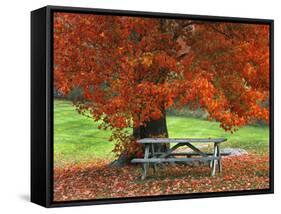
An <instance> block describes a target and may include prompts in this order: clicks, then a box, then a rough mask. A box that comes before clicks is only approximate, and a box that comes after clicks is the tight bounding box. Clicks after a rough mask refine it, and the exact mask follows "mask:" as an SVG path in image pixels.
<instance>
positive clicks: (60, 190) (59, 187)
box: [53, 155, 269, 201]
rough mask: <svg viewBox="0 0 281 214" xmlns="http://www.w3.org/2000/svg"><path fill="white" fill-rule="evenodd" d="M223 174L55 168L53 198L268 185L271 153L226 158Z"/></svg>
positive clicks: (192, 169) (102, 165) (180, 168)
mask: <svg viewBox="0 0 281 214" xmlns="http://www.w3.org/2000/svg"><path fill="white" fill-rule="evenodd" d="M222 163H223V173H221V174H219V173H217V174H216V176H214V177H210V169H209V167H208V166H203V165H200V166H187V165H175V166H173V167H171V166H163V167H161V168H160V169H159V170H158V171H157V173H156V174H153V173H152V170H150V171H149V176H148V177H147V179H146V180H144V181H142V180H141V179H140V173H141V167H140V166H138V165H129V166H126V167H123V168H112V167H109V166H108V164H109V161H102V160H98V161H95V162H92V163H88V164H79V165H73V166H64V167H55V168H54V195H53V198H54V201H71V200H87V199H102V198H119V197H141V196H155V195H167V194H169V195H171V194H188V193H198V192H201V193H202V192H221V191H236V190H253V189H268V188H269V158H268V156H258V155H243V156H236V157H225V158H223V160H222Z"/></svg>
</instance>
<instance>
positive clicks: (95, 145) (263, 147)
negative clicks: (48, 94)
mask: <svg viewBox="0 0 281 214" xmlns="http://www.w3.org/2000/svg"><path fill="white" fill-rule="evenodd" d="M167 124H168V131H169V137H175V138H176V137H191V138H196V137H203V138H208V137H211V138H213V137H225V138H227V139H228V142H227V143H225V144H224V147H233V148H234V147H236V148H237V147H238V148H243V149H246V150H247V151H250V152H254V153H265V152H268V146H269V129H268V127H255V126H246V127H243V128H240V129H239V131H237V132H235V133H234V134H230V133H226V132H225V131H224V130H223V129H221V128H220V127H219V123H217V122H210V121H207V120H202V119H197V118H188V117H177V116H167ZM98 125H99V123H98V122H94V121H93V120H92V119H90V118H86V117H84V116H82V115H79V114H78V113H77V112H76V111H75V108H74V107H73V106H72V105H71V103H70V102H68V101H62V100H55V101H54V162H55V165H61V164H65V163H70V162H71V163H76V162H81V161H83V162H84V161H89V160H91V159H97V158H103V159H113V158H114V154H113V153H112V152H111V150H112V149H113V147H114V145H113V143H111V142H109V141H108V137H109V136H110V131H105V130H99V129H98Z"/></svg>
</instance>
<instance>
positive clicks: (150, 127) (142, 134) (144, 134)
mask: <svg viewBox="0 0 281 214" xmlns="http://www.w3.org/2000/svg"><path fill="white" fill-rule="evenodd" d="M133 136H134V137H135V138H136V139H142V138H153V137H160V136H161V137H167V138H168V136H169V135H168V129H167V123H166V113H165V112H164V113H163V117H161V118H160V119H158V120H151V121H149V122H147V123H146V126H140V127H139V128H134V130H133ZM168 148H169V145H168V144H159V145H158V147H156V148H155V149H156V151H161V152H164V151H166V150H167V149H168Z"/></svg>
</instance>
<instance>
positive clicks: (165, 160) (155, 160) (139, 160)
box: [131, 157, 219, 163]
mask: <svg viewBox="0 0 281 214" xmlns="http://www.w3.org/2000/svg"><path fill="white" fill-rule="evenodd" d="M218 159H219V157H204V158H149V159H143V158H135V159H132V160H131V163H169V162H193V161H209V160H218Z"/></svg>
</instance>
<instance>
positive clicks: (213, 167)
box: [211, 143, 218, 176]
mask: <svg viewBox="0 0 281 214" xmlns="http://www.w3.org/2000/svg"><path fill="white" fill-rule="evenodd" d="M217 147H218V145H217V144H216V143H215V145H214V155H213V157H217V152H218V150H217ZM216 165H217V160H213V161H212V169H211V176H214V175H215V174H216Z"/></svg>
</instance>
